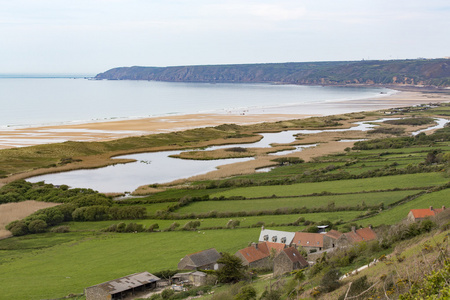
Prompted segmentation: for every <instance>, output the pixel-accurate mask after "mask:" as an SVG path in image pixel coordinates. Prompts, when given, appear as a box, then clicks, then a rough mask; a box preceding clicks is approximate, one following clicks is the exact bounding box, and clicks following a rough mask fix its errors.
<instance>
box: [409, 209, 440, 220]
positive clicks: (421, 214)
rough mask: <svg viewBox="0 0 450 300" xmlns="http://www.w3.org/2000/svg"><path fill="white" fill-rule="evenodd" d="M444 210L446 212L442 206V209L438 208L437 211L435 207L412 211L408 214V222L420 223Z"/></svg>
mask: <svg viewBox="0 0 450 300" xmlns="http://www.w3.org/2000/svg"><path fill="white" fill-rule="evenodd" d="M444 210H445V206H442V208H436V209H435V208H433V206H430V208H423V209H411V210H410V211H409V213H408V217H407V220H408V221H409V222H416V221H420V220H423V219H425V218H429V217H434V216H436V215H437V214H439V213H441V212H442V211H444Z"/></svg>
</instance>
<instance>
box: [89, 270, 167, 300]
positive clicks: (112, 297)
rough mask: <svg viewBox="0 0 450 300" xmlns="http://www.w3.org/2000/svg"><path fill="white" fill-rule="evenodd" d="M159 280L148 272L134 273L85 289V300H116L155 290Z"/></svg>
mask: <svg viewBox="0 0 450 300" xmlns="http://www.w3.org/2000/svg"><path fill="white" fill-rule="evenodd" d="M159 281H160V279H159V278H158V277H156V276H155V275H153V274H150V273H149V272H142V273H136V274H132V275H128V276H125V277H122V278H119V279H115V280H111V281H108V282H104V283H100V284H97V285H94V286H91V287H88V288H86V289H85V291H84V294H85V295H86V300H107V299H108V300H116V299H123V298H125V297H128V296H130V295H136V293H140V292H144V291H147V290H151V289H154V288H156V286H157V284H158V282H159Z"/></svg>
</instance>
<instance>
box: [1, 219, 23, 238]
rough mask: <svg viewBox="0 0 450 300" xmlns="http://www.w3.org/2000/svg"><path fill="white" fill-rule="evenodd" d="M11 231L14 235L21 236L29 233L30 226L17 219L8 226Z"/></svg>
mask: <svg viewBox="0 0 450 300" xmlns="http://www.w3.org/2000/svg"><path fill="white" fill-rule="evenodd" d="M6 229H8V230H9V231H11V233H12V235H14V236H21V235H26V234H28V226H27V224H25V222H23V221H15V222H13V223H10V224H8V226H7V227H6Z"/></svg>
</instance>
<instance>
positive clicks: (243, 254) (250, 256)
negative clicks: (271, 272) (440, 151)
mask: <svg viewBox="0 0 450 300" xmlns="http://www.w3.org/2000/svg"><path fill="white" fill-rule="evenodd" d="M285 247H286V245H285V244H281V243H272V242H260V243H258V244H256V243H252V245H251V246H249V247H247V248H244V249H241V250H238V251H237V252H236V254H235V256H237V257H239V258H240V259H241V261H242V264H243V265H244V266H248V267H249V268H270V269H271V268H272V267H273V262H272V261H271V259H270V256H271V254H272V253H273V254H274V255H276V254H278V253H279V252H280V251H281V250H283V249H284V248H285Z"/></svg>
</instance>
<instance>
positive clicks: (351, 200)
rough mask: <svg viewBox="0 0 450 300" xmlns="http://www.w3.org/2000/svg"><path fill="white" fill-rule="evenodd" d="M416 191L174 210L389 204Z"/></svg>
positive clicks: (218, 203)
mask: <svg viewBox="0 0 450 300" xmlns="http://www.w3.org/2000/svg"><path fill="white" fill-rule="evenodd" d="M416 193H418V191H417V190H414V191H395V192H379V193H364V194H349V195H333V196H315V197H295V198H275V199H274V198H266V199H252V200H219V201H200V202H194V203H192V204H190V205H188V206H184V207H181V208H180V209H178V210H177V211H176V212H177V213H181V214H186V213H205V212H209V211H211V209H214V210H215V211H218V212H224V211H229V212H238V211H261V210H275V209H277V208H283V207H296V208H300V207H304V206H305V207H307V208H313V207H325V206H327V205H328V204H330V203H332V202H334V203H335V206H337V207H343V206H356V205H361V204H362V203H363V202H364V203H365V204H366V205H378V204H380V203H384V204H385V205H389V204H391V203H394V202H396V201H399V200H401V199H403V198H404V197H406V196H409V195H412V194H416Z"/></svg>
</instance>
